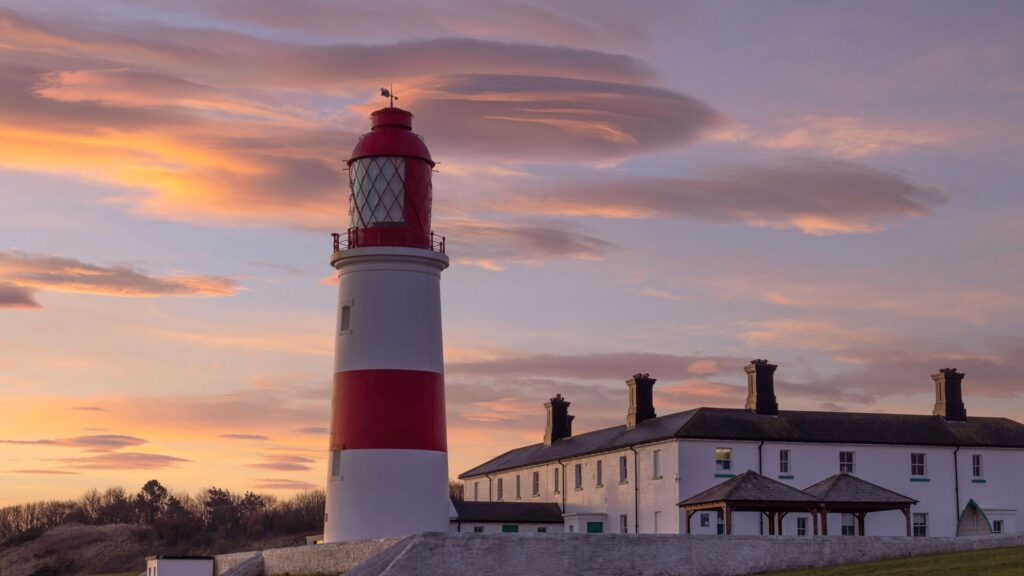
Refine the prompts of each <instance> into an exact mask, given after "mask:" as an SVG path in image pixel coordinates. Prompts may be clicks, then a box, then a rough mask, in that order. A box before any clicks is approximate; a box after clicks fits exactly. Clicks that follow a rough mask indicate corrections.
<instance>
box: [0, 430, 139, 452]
mask: <svg viewBox="0 0 1024 576" xmlns="http://www.w3.org/2000/svg"><path fill="white" fill-rule="evenodd" d="M145 443H146V440H143V439H142V438H136V437H134V436H123V435H120V434H101V435H96V436H77V437H74V438H58V439H56V440H0V444H34V445H38V446H64V447H74V448H84V449H85V450H87V451H90V452H106V451H110V450H117V449H119V448H125V447H128V446H139V445H140V444H145Z"/></svg>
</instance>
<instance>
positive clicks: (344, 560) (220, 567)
mask: <svg viewBox="0 0 1024 576" xmlns="http://www.w3.org/2000/svg"><path fill="white" fill-rule="evenodd" d="M401 540H402V539H401V538H380V539H377V540H361V541H358V542H343V543H335V544H318V545H315V546H293V547H290V548H274V549H272V550H264V551H262V552H237V553H235V554H221V555H220V556H217V557H216V558H215V561H214V574H215V575H216V576H222V575H223V574H224V573H225V572H227V571H228V570H230V569H232V568H234V567H235V566H237V565H239V564H241V563H242V562H244V561H246V560H248V559H249V558H252V557H253V556H258V555H262V556H263V570H264V574H265V575H266V576H278V575H284V574H340V573H342V572H345V571H347V570H349V569H351V568H352V567H354V566H356V565H357V564H360V563H362V562H364V561H366V560H368V559H370V558H372V557H374V556H376V555H378V554H380V553H381V552H384V551H385V550H387V549H388V548H390V547H391V546H392V545H394V544H396V543H398V542H400V541H401Z"/></svg>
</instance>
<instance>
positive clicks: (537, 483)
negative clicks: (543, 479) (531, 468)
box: [533, 472, 540, 496]
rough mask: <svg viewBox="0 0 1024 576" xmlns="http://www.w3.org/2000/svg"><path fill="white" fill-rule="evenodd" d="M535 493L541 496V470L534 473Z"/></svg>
mask: <svg viewBox="0 0 1024 576" xmlns="http://www.w3.org/2000/svg"><path fill="white" fill-rule="evenodd" d="M533 495H534V496H540V472H534V473H533Z"/></svg>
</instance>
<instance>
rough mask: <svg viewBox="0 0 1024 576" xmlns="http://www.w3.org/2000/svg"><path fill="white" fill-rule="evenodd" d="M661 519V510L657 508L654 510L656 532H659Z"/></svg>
mask: <svg viewBox="0 0 1024 576" xmlns="http://www.w3.org/2000/svg"><path fill="white" fill-rule="evenodd" d="M659 520H661V510H655V511H654V533H655V534H659V532H658V529H659V526H658V525H659V524H660V522H659Z"/></svg>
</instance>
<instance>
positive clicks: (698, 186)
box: [495, 158, 945, 235]
mask: <svg viewBox="0 0 1024 576" xmlns="http://www.w3.org/2000/svg"><path fill="white" fill-rule="evenodd" d="M943 202H945V194H944V193H943V192H942V191H941V190H939V189H937V188H934V187H931V186H924V185H919V184H915V183H913V182H911V181H910V180H908V179H906V178H905V177H904V176H902V175H900V174H897V173H893V172H886V171H882V170H878V169H875V168H871V167H868V166H865V165H862V164H856V163H852V162H846V161H842V160H819V159H811V158H800V159H791V160H789V161H787V162H783V163H778V164H774V165H764V166H762V165H733V166H722V167H718V168H715V169H712V170H710V171H709V172H708V174H707V175H706V176H705V177H703V178H658V177H650V176H639V175H638V176H619V177H610V176H605V177H604V178H602V179H600V180H596V179H592V180H587V181H583V182H580V181H573V182H571V183H567V184H561V183H560V184H549V185H546V186H545V187H543V188H540V189H537V190H533V191H532V193H529V194H523V195H522V196H519V197H518V200H517V199H516V198H502V199H501V206H502V207H503V209H504V210H505V211H507V212H512V213H530V214H537V213H542V214H548V215H555V216H597V217H605V218H694V219H699V220H707V221H711V222H739V223H743V224H747V225H750V226H759V227H769V228H779V229H787V228H791V229H796V230H800V231H801V232H804V233H807V234H814V235H828V234H837V233H856V232H875V231H878V230H881V229H883V228H884V227H885V226H886V225H888V224H890V223H892V222H894V221H898V220H900V219H903V218H907V217H911V216H923V215H926V214H929V213H930V212H931V210H932V208H933V207H934V206H937V205H940V204H942V203H943ZM495 204H496V205H497V204H498V203H497V202H496V203H495ZM496 208H497V206H496Z"/></svg>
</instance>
